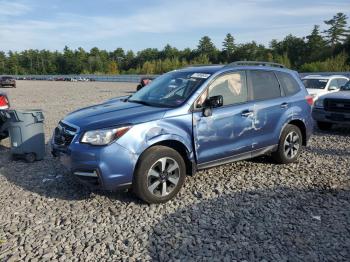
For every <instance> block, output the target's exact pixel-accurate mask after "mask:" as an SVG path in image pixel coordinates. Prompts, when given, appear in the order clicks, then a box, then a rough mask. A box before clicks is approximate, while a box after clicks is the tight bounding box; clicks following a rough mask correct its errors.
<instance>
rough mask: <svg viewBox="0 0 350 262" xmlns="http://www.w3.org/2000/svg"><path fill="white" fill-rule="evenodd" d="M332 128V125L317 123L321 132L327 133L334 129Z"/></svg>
mask: <svg viewBox="0 0 350 262" xmlns="http://www.w3.org/2000/svg"><path fill="white" fill-rule="evenodd" d="M332 126H333V124H332V123H329V122H320V121H317V127H318V128H319V129H320V130H323V131H327V130H330V129H331V128H332Z"/></svg>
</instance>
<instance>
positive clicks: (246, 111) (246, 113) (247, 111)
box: [241, 110, 254, 117]
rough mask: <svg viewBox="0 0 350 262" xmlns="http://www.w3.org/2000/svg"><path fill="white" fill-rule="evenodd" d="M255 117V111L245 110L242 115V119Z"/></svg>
mask: <svg viewBox="0 0 350 262" xmlns="http://www.w3.org/2000/svg"><path fill="white" fill-rule="evenodd" d="M252 115H254V112H253V111H249V110H244V111H243V112H242V113H241V116H242V117H250V116H252Z"/></svg>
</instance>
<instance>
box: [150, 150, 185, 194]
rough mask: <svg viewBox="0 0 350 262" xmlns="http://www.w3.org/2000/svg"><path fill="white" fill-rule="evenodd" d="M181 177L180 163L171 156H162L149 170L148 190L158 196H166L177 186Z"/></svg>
mask: <svg viewBox="0 0 350 262" xmlns="http://www.w3.org/2000/svg"><path fill="white" fill-rule="evenodd" d="M179 179H180V167H179V164H178V163H177V162H176V161H175V160H174V159H172V158H170V157H163V158H160V159H158V160H157V161H156V162H155V163H154V164H153V165H152V167H151V168H150V170H149V171H148V174H147V187H148V191H149V192H150V193H151V194H153V195H155V196H157V197H165V196H167V195H168V194H170V193H171V192H172V191H173V190H174V189H175V188H176V186H177V185H178V183H179Z"/></svg>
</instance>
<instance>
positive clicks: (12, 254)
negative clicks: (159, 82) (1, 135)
mask: <svg viewBox="0 0 350 262" xmlns="http://www.w3.org/2000/svg"><path fill="white" fill-rule="evenodd" d="M134 89H135V85H134V84H125V83H98V82H92V83H70V82H35V81H19V82H18V88H17V89H6V91H7V92H8V94H9V96H10V99H11V102H12V105H13V106H14V107H16V108H42V109H43V110H44V113H45V116H46V127H45V132H46V136H47V137H46V139H47V141H48V139H49V137H50V135H51V133H52V131H53V128H54V127H55V126H56V124H57V122H58V121H59V120H60V119H61V118H62V117H63V116H64V115H65V114H66V113H68V112H70V111H72V110H73V109H76V108H79V107H82V106H87V105H91V104H93V103H98V102H101V101H104V100H106V99H108V98H112V97H116V96H119V95H127V94H129V93H130V92H131V91H133V90H134ZM1 145H2V146H1V148H0V261H18V260H24V261H38V260H40V261H41V260H43V261H48V260H50V261H51V260H52V261H57V260H58V261H70V260H73V261H78V260H83V261H116V260H125V261H139V260H142V261H143V260H160V261H171V260H181V261H194V260H197V261H198V260H204V261H216V260H217V261H219V260H220V261H221V260H224V261H233V260H237V261H243V260H247V261H287V260H288V261H350V170H349V168H350V129H346V128H340V127H339V128H336V129H335V130H334V131H332V132H329V133H325V132H320V131H317V130H315V134H314V136H313V137H312V139H311V141H310V144H309V146H308V147H307V148H305V150H304V151H303V153H302V155H301V157H300V160H299V162H297V163H295V164H291V165H274V164H273V163H272V162H271V161H270V159H269V158H268V157H261V158H257V159H254V160H250V161H242V162H237V163H233V164H228V165H224V166H221V167H218V168H214V169H210V170H206V171H202V172H199V173H198V174H196V176H194V177H188V179H187V181H186V184H185V187H184V188H183V189H182V190H181V192H180V194H179V195H178V197H177V198H176V199H174V200H173V201H171V202H169V203H167V204H164V205H147V204H144V203H142V202H141V201H139V200H138V199H137V198H135V197H134V196H133V194H132V193H128V192H119V193H110V192H97V191H94V192H92V191H90V190H89V189H87V188H85V187H83V186H81V185H80V184H78V183H76V182H75V180H74V179H73V178H72V177H71V176H70V175H69V174H68V173H66V172H65V171H64V169H63V168H62V167H61V165H60V164H59V163H58V161H57V160H56V159H54V158H52V157H51V156H50V154H49V148H48V149H47V156H46V158H45V160H43V161H40V162H36V163H34V164H27V163H24V162H21V161H16V162H14V161H11V159H10V157H9V149H8V145H9V144H8V141H6V140H5V141H2V142H1Z"/></svg>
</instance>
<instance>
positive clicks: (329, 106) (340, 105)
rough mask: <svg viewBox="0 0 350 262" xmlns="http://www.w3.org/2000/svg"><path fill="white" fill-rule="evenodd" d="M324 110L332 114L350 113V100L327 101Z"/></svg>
mask: <svg viewBox="0 0 350 262" xmlns="http://www.w3.org/2000/svg"><path fill="white" fill-rule="evenodd" d="M324 109H325V110H326V111H332V112H342V113H350V99H349V100H346V99H330V98H328V99H325V100H324Z"/></svg>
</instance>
